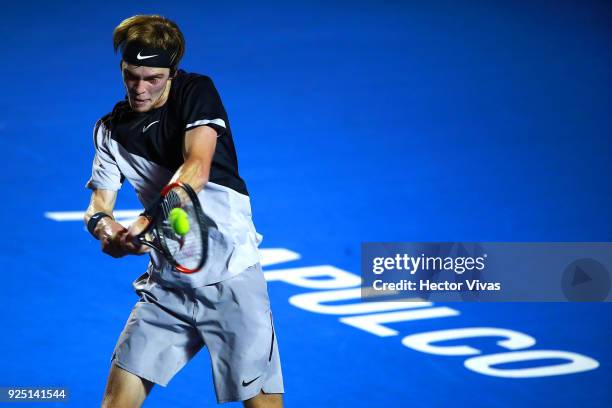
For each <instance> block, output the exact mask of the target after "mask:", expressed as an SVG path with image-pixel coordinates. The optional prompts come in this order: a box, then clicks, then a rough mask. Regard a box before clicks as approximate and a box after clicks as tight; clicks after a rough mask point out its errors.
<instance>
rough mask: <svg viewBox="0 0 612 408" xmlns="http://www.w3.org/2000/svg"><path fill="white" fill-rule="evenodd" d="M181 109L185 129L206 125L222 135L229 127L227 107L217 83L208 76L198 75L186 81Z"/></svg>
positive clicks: (218, 134)
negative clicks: (222, 100)
mask: <svg viewBox="0 0 612 408" xmlns="http://www.w3.org/2000/svg"><path fill="white" fill-rule="evenodd" d="M180 109H181V119H182V120H183V123H184V124H185V130H189V129H193V128H195V127H197V126H204V125H206V126H210V127H212V128H213V129H215V130H216V131H217V136H221V135H223V134H224V133H225V131H226V129H227V117H226V113H225V108H224V107H223V104H222V103H221V98H220V97H219V93H218V92H217V89H216V88H215V85H214V84H213V82H212V80H211V79H210V78H209V77H207V76H196V77H192V78H189V79H188V80H187V81H186V83H185V85H184V89H183V97H182V104H181V108H180Z"/></svg>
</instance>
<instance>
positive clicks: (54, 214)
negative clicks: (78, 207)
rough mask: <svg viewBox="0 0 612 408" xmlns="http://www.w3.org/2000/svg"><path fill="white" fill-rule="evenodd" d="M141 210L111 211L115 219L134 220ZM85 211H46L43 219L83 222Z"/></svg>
mask: <svg viewBox="0 0 612 408" xmlns="http://www.w3.org/2000/svg"><path fill="white" fill-rule="evenodd" d="M141 212H142V210H116V211H113V215H114V216H115V219H125V218H129V219H134V218H136V217H138V214H140V213H141ZM84 215H85V211H48V212H45V217H47V218H49V219H51V220H53V221H59V222H63V221H83V216H84Z"/></svg>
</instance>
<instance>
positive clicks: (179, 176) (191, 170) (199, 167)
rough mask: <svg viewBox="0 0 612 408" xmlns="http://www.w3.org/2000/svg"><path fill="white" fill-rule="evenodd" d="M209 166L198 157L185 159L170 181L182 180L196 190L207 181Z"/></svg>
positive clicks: (200, 188)
mask: <svg viewBox="0 0 612 408" xmlns="http://www.w3.org/2000/svg"><path fill="white" fill-rule="evenodd" d="M209 175H210V167H209V166H207V165H206V163H205V162H203V161H202V160H201V159H200V158H198V157H193V158H189V159H187V160H186V161H185V162H184V163H183V165H182V166H181V167H179V169H178V170H177V171H176V173H174V177H172V180H170V183H176V182H179V181H180V182H182V183H185V184H189V185H190V186H191V187H192V188H193V189H194V190H195V191H196V192H199V191H200V190H202V189H203V188H204V185H206V183H207V182H208V176H209Z"/></svg>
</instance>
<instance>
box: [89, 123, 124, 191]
mask: <svg viewBox="0 0 612 408" xmlns="http://www.w3.org/2000/svg"><path fill="white" fill-rule="evenodd" d="M106 133H107V130H106V126H104V123H103V121H102V120H99V121H98V122H97V123H96V126H95V128H94V145H95V148H96V154H95V156H94V160H93V165H92V169H91V178H90V179H89V181H88V182H87V184H86V185H85V187H87V188H90V189H92V190H96V189H101V190H113V191H118V190H119V189H120V188H121V184H122V183H123V179H124V177H123V175H122V174H121V171H120V170H119V166H117V163H116V161H115V158H114V157H113V155H112V153H111V152H110V150H109V148H108V145H107V143H108V139H109V138H108V137H106Z"/></svg>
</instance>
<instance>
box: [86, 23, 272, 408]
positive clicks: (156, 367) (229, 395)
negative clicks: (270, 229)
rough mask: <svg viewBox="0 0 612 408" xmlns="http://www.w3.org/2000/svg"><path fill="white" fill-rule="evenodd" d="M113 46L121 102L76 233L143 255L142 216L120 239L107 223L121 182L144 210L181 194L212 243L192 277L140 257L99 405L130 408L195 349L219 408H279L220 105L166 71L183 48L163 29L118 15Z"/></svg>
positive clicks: (262, 297) (252, 251)
mask: <svg viewBox="0 0 612 408" xmlns="http://www.w3.org/2000/svg"><path fill="white" fill-rule="evenodd" d="M113 43H114V47H115V51H117V50H120V52H121V54H122V61H121V72H122V75H123V82H124V84H125V90H126V94H127V100H124V101H121V102H119V103H118V104H116V105H115V107H114V109H113V110H112V112H111V113H109V114H107V115H105V116H104V117H102V119H100V120H99V121H98V122H97V123H96V126H95V130H94V145H95V152H96V153H95V157H94V161H93V168H92V176H91V179H90V180H89V182H88V183H87V187H89V188H91V189H92V190H93V193H92V196H91V202H90V204H89V207H88V209H87V212H86V215H85V223H86V224H87V227H88V230H89V231H90V232H91V233H92V234H93V235H94V236H95V237H96V238H97V239H99V240H100V243H101V247H102V251H104V252H105V253H107V254H109V255H111V256H113V257H116V258H119V257H122V256H125V255H128V254H142V253H144V252H148V250H147V249H146V247H144V246H139V245H137V244H135V242H136V240H135V238H136V237H137V236H138V234H139V233H140V232H141V231H143V230H144V229H145V228H146V227H147V225H148V223H149V220H148V218H146V217H145V216H141V217H139V218H138V219H136V221H135V222H134V223H133V224H132V225H131V226H130V227H129V229H125V228H124V227H123V226H122V225H120V224H118V223H117V222H115V220H114V219H113V217H112V213H113V207H114V204H115V200H116V198H117V191H118V190H119V189H120V187H121V185H122V183H123V181H124V180H125V179H128V180H129V181H130V183H131V184H132V185H133V186H134V189H135V190H136V193H137V194H138V198H139V199H140V201H141V203H142V205H143V206H144V207H145V208H149V207H150V206H151V205H152V204H153V203H154V202H155V201H156V199H157V198H158V197H159V194H160V191H161V190H162V188H163V187H164V186H165V185H167V184H169V183H171V182H175V181H181V182H184V183H187V184H189V185H191V186H192V187H193V188H194V189H195V190H196V191H197V192H198V197H199V199H200V202H201V204H202V208H203V210H204V212H205V213H206V214H207V215H208V216H210V217H211V218H212V219H213V220H214V221H215V222H216V224H217V225H218V227H219V228H218V232H219V234H216V235H215V236H212V235H211V237H210V238H209V247H210V249H209V260H208V261H207V263H206V264H205V265H204V267H203V268H202V270H201V271H199V272H196V273H193V274H182V273H180V272H178V271H176V270H174V269H173V268H172V267H171V266H170V265H169V264H168V263H167V262H166V261H165V260H164V258H163V257H161V256H159V255H157V254H156V253H155V251H153V252H151V253H150V255H151V261H150V262H149V266H148V269H147V272H146V273H145V274H143V275H142V276H141V277H140V278H138V279H136V281H134V289H135V291H136V293H137V294H138V295H139V296H140V299H139V301H138V302H137V303H136V305H135V306H134V309H133V310H132V313H131V315H130V317H129V319H128V321H127V323H126V325H125V328H124V329H123V332H122V333H121V335H120V337H119V340H118V342H117V345H116V347H115V350H114V352H113V355H112V364H111V369H110V374H109V377H108V381H107V385H106V390H105V393H104V398H103V402H102V406H103V407H122V408H125V407H139V406H141V405H142V403H143V401H144V399H145V398H146V396H147V395H148V393H149V391H150V390H151V388H152V386H153V385H154V384H160V385H162V386H165V385H166V384H167V383H168V382H169V381H170V379H171V378H172V377H173V376H174V375H175V374H176V373H177V372H178V371H179V370H180V369H181V368H182V367H183V366H184V365H185V364H186V363H187V362H188V361H189V360H190V359H191V358H192V357H193V356H194V355H195V354H196V353H197V352H198V351H199V350H200V349H201V348H202V347H203V346H206V347H207V349H208V351H209V353H210V356H211V362H212V369H213V377H214V385H215V392H216V395H217V401H218V402H219V403H221V402H228V401H244V406H245V407H281V406H282V395H281V394H282V393H283V380H282V374H281V368H280V360H279V354H278V346H277V340H276V336H275V333H274V326H273V324H272V314H271V311H270V304H269V300H268V293H267V287H266V282H265V280H264V278H263V274H262V272H261V267H260V264H259V255H258V250H257V247H258V245H259V242H260V241H261V235H259V234H258V233H257V232H256V231H255V227H254V226H253V222H252V219H251V207H250V201H249V196H248V191H247V188H246V185H245V183H244V181H243V180H242V178H241V177H240V175H239V174H238V163H237V158H236V152H235V149H234V144H233V140H232V133H231V130H230V126H229V122H228V119H227V115H226V113H225V109H224V108H223V105H222V103H221V99H220V98H219V95H218V94H217V91H216V89H215V87H214V85H213V83H212V81H211V79H210V78H208V77H206V76H203V75H198V74H188V73H186V72H184V71H182V70H178V69H177V67H178V63H179V61H180V59H181V57H182V56H183V53H184V47H185V45H184V44H185V43H184V40H183V35H182V34H181V32H180V30H179V28H178V26H177V25H176V24H175V23H174V22H172V21H170V20H168V19H166V18H163V17H160V16H154V15H153V16H145V15H138V16H134V17H130V18H128V19H126V20H124V21H123V22H121V24H119V26H117V28H116V29H115V31H114V33H113ZM195 386H197V387H201V384H196V385H195Z"/></svg>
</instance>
